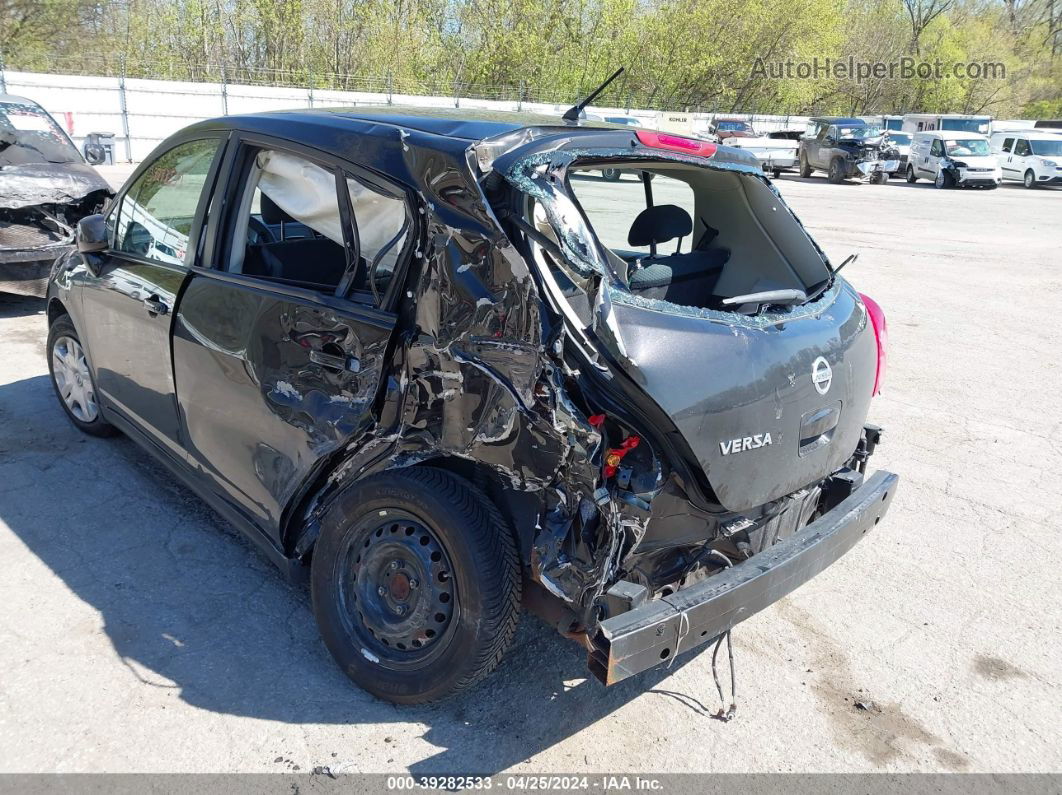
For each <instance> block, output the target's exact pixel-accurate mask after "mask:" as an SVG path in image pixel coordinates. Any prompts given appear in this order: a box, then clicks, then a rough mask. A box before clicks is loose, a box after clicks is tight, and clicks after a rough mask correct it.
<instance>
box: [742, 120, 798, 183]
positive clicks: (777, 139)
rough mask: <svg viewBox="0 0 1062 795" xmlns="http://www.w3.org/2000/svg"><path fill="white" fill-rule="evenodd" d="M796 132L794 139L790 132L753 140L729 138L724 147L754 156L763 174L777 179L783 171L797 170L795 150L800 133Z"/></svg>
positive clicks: (758, 137) (771, 134)
mask: <svg viewBox="0 0 1062 795" xmlns="http://www.w3.org/2000/svg"><path fill="white" fill-rule="evenodd" d="M796 132H797V138H796V139H794V138H793V137H792V132H791V131H785V130H783V131H779V132H772V133H768V134H767V135H763V136H757V137H754V138H737V137H730V138H727V139H726V145H727V146H734V147H737V148H738V149H741V150H742V151H745V152H749V153H751V154H753V155H755V156H756V159H757V160H759V161H760V166H761V167H762V168H763V170H764V172H765V173H767V174H771V175H772V176H773V177H774V178H775V179H778V177H779V176H781V174H782V172H783V171H794V172H795V171H796V169H797V150H798V149H799V147H800V141H799V136H800V134H801V133H800V131H796Z"/></svg>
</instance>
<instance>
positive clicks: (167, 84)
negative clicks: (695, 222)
mask: <svg viewBox="0 0 1062 795" xmlns="http://www.w3.org/2000/svg"><path fill="white" fill-rule="evenodd" d="M4 79H5V82H6V86H7V93H9V94H16V95H20V96H24V97H27V98H29V99H32V100H33V101H34V102H37V103H38V104H40V105H41V106H43V107H44V108H45V110H47V111H48V112H49V113H51V114H52V115H53V116H54V117H55V119H56V121H58V122H59V123H60V124H61V125H63V126H64V127H65V128H66V130H67V132H68V133H70V135H71V137H72V138H73V139H74V143H75V144H77V145H78V146H79V147H80V146H81V145H82V143H83V142H84V138H85V135H86V134H88V133H91V132H109V133H114V136H115V153H114V155H115V160H116V161H117V162H121V161H134V162H135V161H139V160H143V159H144V158H145V157H146V156H147V155H148V153H149V152H151V150H152V149H154V148H155V146H156V145H157V144H158V143H159V142H160V141H162V140H163V139H164V138H166V137H168V136H169V135H171V134H173V133H175V132H177V130H179V129H181V128H182V127H186V126H187V125H189V124H192V123H193V122H196V121H202V120H203V119H210V118H214V117H216V116H223V115H226V113H228V114H236V113H256V112H260V111H266V110H286V109H292V108H309V107H339V106H352V105H382V104H387V101H388V97H387V95H386V94H379V93H367V92H359V91H324V90H313V91H312V92H311V91H310V90H308V89H304V88H287V87H282V86H250V85H239V84H234V83H229V84H225V85H224V86H222V84H221V83H182V82H178V81H173V80H141V79H135V78H129V79H127V80H126V81H125V86H124V91H123V90H122V87H121V80H120V78H117V77H86V76H78V75H52V74H39V73H33V72H8V71H5V72H4ZM123 96H124V100H125V108H124V110H125V113H124V114H123V107H122V100H123ZM390 99H391V104H393V105H406V106H421V107H439V108H452V107H454V106H455V105H457V106H459V107H462V108H470V109H471V108H475V109H490V110H509V111H515V110H517V109H521V110H523V111H525V112H530V113H542V114H546V115H551V116H560V115H561V114H562V113H564V111H565V110H567V106H566V105H545V104H540V103H528V102H524V103H522V104H521V103H517V102H515V101H500V100H486V99H466V98H459V99H454V98H453V97H438V96H413V95H400V94H394V95H392V96H391V98H390ZM588 110H590V111H592V112H594V113H597V114H599V115H609V114H612V115H617V114H619V115H627V114H628V113H629V115H632V116H637V117H638V118H639V119H642V120H643V121H644V123H645V124H646V126H650V127H655V126H657V122H658V119H659V118H660V117H661V115H662V114H661V113H660V112H658V111H653V110H641V109H637V108H631V109H626V108H599V107H596V106H592V107H591V108H589V109H588ZM725 115H726V116H727V118H744V119H747V120H749V121H751V122H752V124H753V126H754V127H756V129H757V130H762V131H763V132H768V131H771V130H779V129H803V127H804V123H805V122H806V121H807V117H805V116H791V117H787V116H764V115H755V116H750V115H748V114H725ZM688 117H689V127H690V129H689V130H686V132H688V133H699V132H702V131H703V129H704V127H705V126H706V124H707V121H708V120H710V119H711V118H712V114H708V113H693V114H688ZM126 125H128V139H127V137H126Z"/></svg>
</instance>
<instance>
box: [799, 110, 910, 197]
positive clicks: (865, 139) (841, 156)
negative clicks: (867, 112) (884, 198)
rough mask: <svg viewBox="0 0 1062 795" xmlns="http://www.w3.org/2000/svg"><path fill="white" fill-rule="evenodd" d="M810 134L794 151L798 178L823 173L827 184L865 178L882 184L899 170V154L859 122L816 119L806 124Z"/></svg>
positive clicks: (879, 131) (874, 129)
mask: <svg viewBox="0 0 1062 795" xmlns="http://www.w3.org/2000/svg"><path fill="white" fill-rule="evenodd" d="M809 130H810V131H811V132H812V134H811V135H810V136H809V137H805V138H802V139H801V141H800V147H799V150H798V160H799V165H800V176H802V177H810V176H811V175H812V174H813V173H814V172H816V171H825V172H826V175H827V178H828V179H829V180H830V182H835V183H836V182H843V181H844V180H846V179H850V178H852V177H866V178H868V179H869V180H870V181H871V182H873V183H877V184H882V183H885V182H887V181H888V179H889V175H890V174H891V173H893V172H894V171H896V170H897V169H898V168H899V166H900V160H899V157H900V154H899V151H897V149H896V148H895V147H894V146H892V145H890V144H889V142H888V139H887V138H886V135H885V131H884V130H882V129H881V128H880V127H876V126H872V125H869V124H867V123H866V122H865V121H863V120H862V119H855V118H848V117H834V116H818V117H815V118H813V119H811V120H810V122H809Z"/></svg>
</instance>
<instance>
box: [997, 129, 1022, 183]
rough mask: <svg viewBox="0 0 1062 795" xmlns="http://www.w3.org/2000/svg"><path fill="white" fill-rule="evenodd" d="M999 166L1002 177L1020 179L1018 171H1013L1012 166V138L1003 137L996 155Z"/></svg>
mask: <svg viewBox="0 0 1062 795" xmlns="http://www.w3.org/2000/svg"><path fill="white" fill-rule="evenodd" d="M996 160H998V161H999V167H1000V169H1001V170H1002V172H1003V179H1021V174H1020V173H1015V168H1014V139H1013V138H1004V139H1003V146H1002V147H1001V148H1000V150H999V154H997V155H996Z"/></svg>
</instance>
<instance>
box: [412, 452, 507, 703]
mask: <svg viewBox="0 0 1062 795" xmlns="http://www.w3.org/2000/svg"><path fill="white" fill-rule="evenodd" d="M403 474H405V475H407V476H409V477H411V478H413V479H414V480H419V481H420V482H421V483H423V484H424V485H425V486H427V487H428V488H430V489H432V490H433V491H435V492H436V493H438V494H440V495H444V496H445V498H446V499H447V501H448V502H451V503H452V504H453V505H455V506H458V507H459V508H460V509H461V511H462V512H464V513H466V515H468V516H470V517H474V523H473V524H472V525H471V526H472V527H473V528H475V529H476V533H477V535H480V536H481V537H482V538H481V540H482V541H483V544H482V545H477V546H476V550H477V552H478V557H479V558H480V561H478V563H481V564H483V567H484V568H486V567H489V566H490V565H491V561H492V560H493V561H500V562H501V568H502V577H501V578H499V579H498V581H497V582H494V583H490V585H492V586H493V587H491V588H489V589H488V588H486V587H485V588H484V594H485V595H486V598H485V600H484V601H485V602H486V603H487V604H488V605H496V606H497V607H498V609H499V612H500V613H501V615H500V620H499V621H498V625H497V628H496V630H495V631H494V632H493V633H491V635H490V637H491V642H490V643H489V644H488V645H486V646H485V647H483V648H482V649H480V652H479V654H478V655H477V658H476V661H475V663H474V664H473V666H472V669H471V671H470V672H469V673H468V674H466V675H465V676H464V677H462V678H461V679H460V680H458V682H457V683H456V684H455V685H454V687H453V689H452V690H451V691H450V693H449V694H448V695H454V694H456V693H458V692H460V691H461V690H466V689H468V688H470V687H472V686H473V685H475V684H477V683H479V682H481V681H482V680H483V679H484V678H485V677H486V676H488V675H489V674H490V673H491V672H492V671H493V670H494V669H495V668H497V667H498V665H499V663H501V660H502V657H504V656H505V652H506V651H508V650H509V646H510V645H511V644H512V640H513V636H514V635H515V634H516V626H517V624H518V623H519V621H520V597H521V591H522V587H523V580H522V578H521V576H520V560H519V557H518V556H517V552H516V539H515V538H514V537H513V533H512V530H511V529H510V528H509V524H508V522H506V521H505V519H504V517H503V516H502V514H501V511H499V510H498V507H497V506H496V505H495V504H494V503H493V502H492V501H491V500H489V499H488V498H487V496H486V495H485V494H483V492H482V491H480V490H479V489H478V488H476V487H475V486H474V485H473V484H472V483H471V482H469V481H468V480H466V479H465V478H462V477H460V476H459V475H455V474H454V473H452V472H447V471H446V470H444V469H438V468H437V467H430V466H425V467H410V468H409V469H406V470H403ZM480 531H482V532H480ZM484 585H487V583H484ZM444 698H445V696H444ZM438 700H442V699H438Z"/></svg>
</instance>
